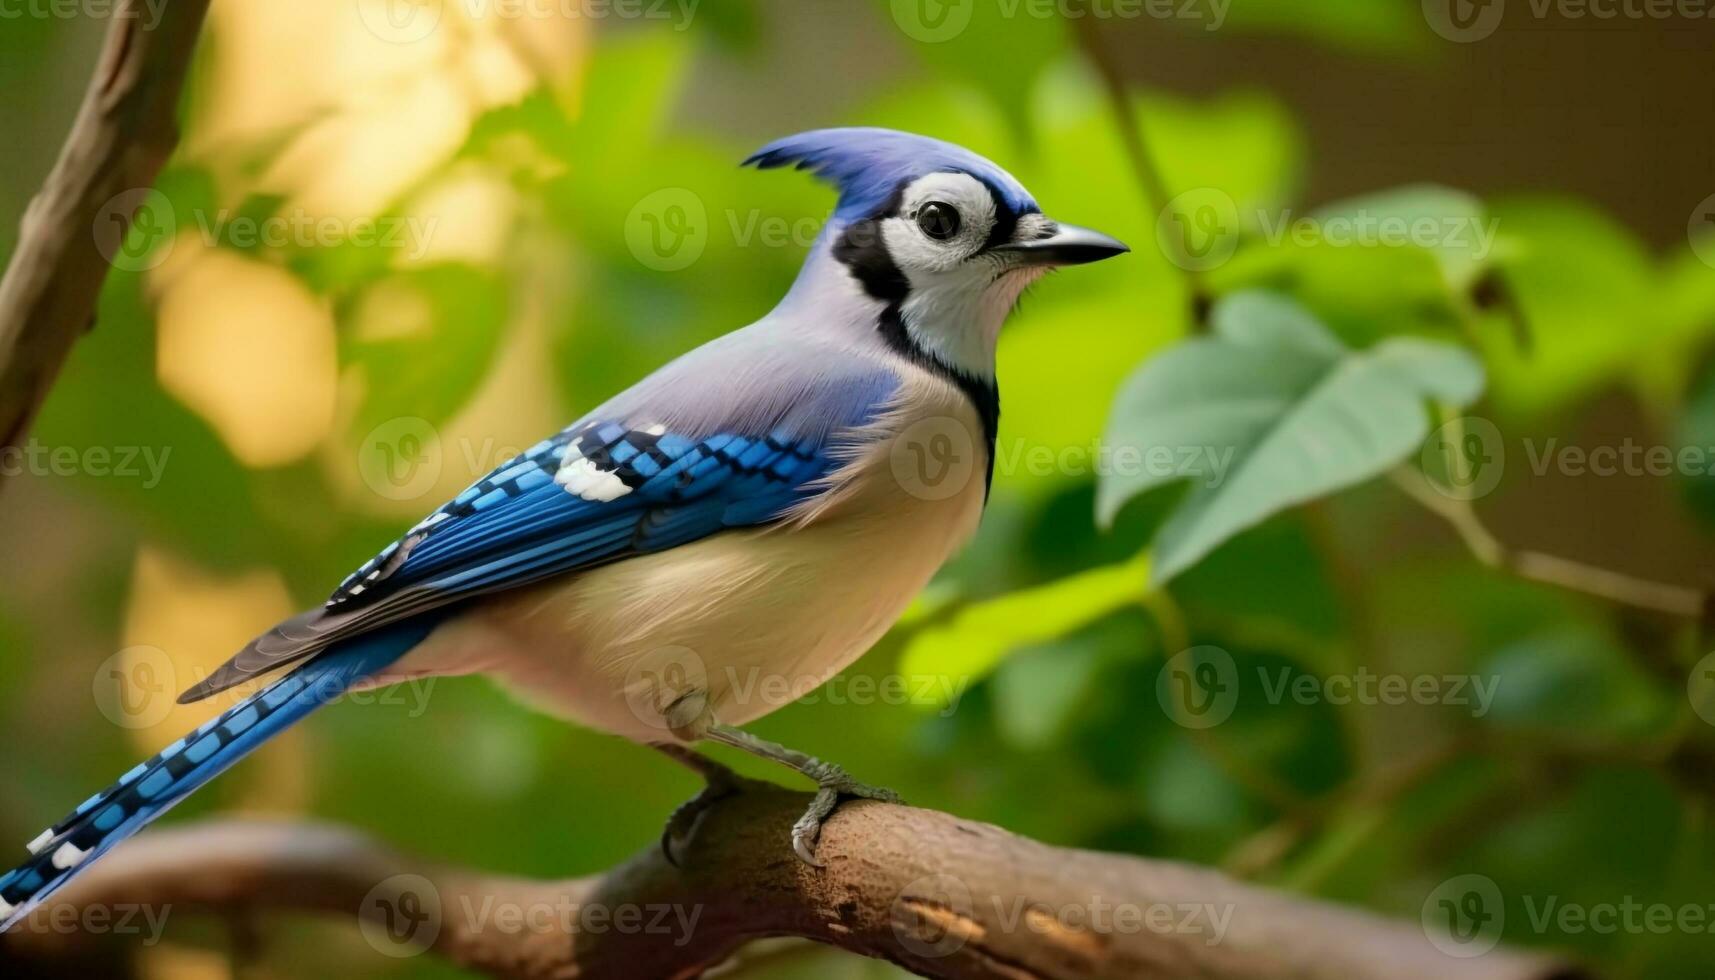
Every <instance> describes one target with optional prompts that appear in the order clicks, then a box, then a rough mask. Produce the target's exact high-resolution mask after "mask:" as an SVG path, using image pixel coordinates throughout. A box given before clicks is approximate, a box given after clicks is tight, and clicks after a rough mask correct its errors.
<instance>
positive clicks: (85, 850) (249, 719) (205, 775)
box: [0, 620, 434, 932]
mask: <svg viewBox="0 0 1715 980" xmlns="http://www.w3.org/2000/svg"><path fill="white" fill-rule="evenodd" d="M433 626H434V623H433V621H432V620H408V621H406V622H402V623H397V624H394V625H392V626H387V627H383V628H381V629H378V630H376V631H374V632H372V633H368V634H365V635H363V636H361V637H357V638H354V639H352V640H351V641H349V642H347V643H345V644H342V645H340V646H338V647H336V648H334V649H332V650H329V651H328V652H327V653H324V654H322V655H321V656H318V657H316V658H315V659H314V660H311V661H309V662H307V663H305V664H303V665H302V666H300V667H299V668H297V669H296V670H294V671H292V672H291V673H289V674H286V675H285V676H283V677H281V678H280V679H279V680H277V681H275V682H274V683H273V684H271V685H269V686H268V687H267V688H265V689H263V690H262V691H260V692H258V693H256V694H254V695H252V696H251V697H248V698H246V699H245V700H243V701H241V702H239V703H238V704H236V705H234V706H232V707H231V708H229V709H227V710H226V711H224V712H222V713H221V714H220V715H219V716H218V717H215V718H212V719H210V720H209V721H208V722H206V723H204V724H203V725H201V726H200V727H198V728H197V729H196V731H194V732H192V733H190V734H189V735H187V736H185V737H184V738H181V739H179V740H178V741H177V742H174V743H173V744H172V745H169V746H167V747H166V748H165V749H162V750H161V751H160V753H158V754H157V755H156V756H155V757H154V758H152V759H150V760H149V761H147V762H145V763H143V764H141V765H139V766H136V767H134V768H133V769H131V771H129V772H127V773H126V774H125V775H123V776H121V777H120V778H119V781H118V782H117V783H114V784H113V785H112V786H109V787H108V788H107V789H105V790H102V791H101V792H100V793H97V794H95V795H94V796H91V797H90V798H89V799H87V800H85V801H84V802H83V803H82V804H80V805H79V806H78V808H77V809H76V810H74V811H73V812H72V813H71V814H70V815H69V816H67V817H66V818H65V819H64V820H62V821H60V822H59V823H57V824H55V825H54V826H52V827H50V828H49V829H48V830H47V831H46V832H44V833H43V834H42V835H41V836H39V837H37V838H36V839H35V840H34V841H32V842H31V843H30V850H31V851H32V852H33V853H34V856H33V857H32V858H30V859H29V860H28V861H25V862H24V863H23V864H21V865H19V866H18V867H16V868H13V869H12V870H11V871H8V872H6V873H5V874H4V875H0V932H4V931H5V930H7V929H10V928H11V927H12V925H13V924H14V923H16V922H18V921H20V920H21V919H23V918H24V916H26V915H28V914H29V913H30V911H31V910H32V909H34V908H35V907H36V906H37V905H38V904H39V903H40V902H41V901H42V900H43V899H45V898H47V897H48V895H50V894H51V893H53V892H54V891H55V890H56V889H58V888H59V887H60V886H61V885H64V884H65V883H66V882H67V881H70V880H71V879H72V878H73V877H74V876H75V875H76V874H77V873H78V872H79V871H81V870H82V869H84V868H87V867H88V866H89V865H90V864H91V863H93V862H94V861H95V860H96V859H97V858H99V857H100V856H101V855H103V854H105V853H106V852H107V851H108V850H109V849H110V848H112V847H113V845H115V844H117V843H119V842H120V841H123V840H125V839H126V838H128V837H130V836H132V835H133V834H135V833H137V832H138V831H139V830H142V829H143V828H144V827H147V826H148V825H149V824H150V823H152V822H154V820H155V819H156V818H157V817H159V816H161V814H163V813H166V812H167V811H168V810H169V809H171V808H172V807H173V805H174V804H176V803H178V802H179V801H180V800H182V799H184V798H185V797H187V796H189V795H190V794H191V793H192V792H194V791H195V790H196V789H198V788H199V787H201V786H202V785H203V784H204V783H206V782H208V781H209V780H210V779H212V778H214V777H215V776H216V775H218V774H219V773H221V772H222V771H223V770H225V769H226V768H227V767H228V766H230V765H232V764H233V763H235V762H237V761H238V760H239V759H242V758H244V757H245V756H246V755H249V754H250V753H251V752H253V751H255V750H256V749H257V747H259V746H260V745H261V744H262V743H263V742H266V741H267V740H268V739H270V738H272V737H273V736H275V735H277V734H279V733H280V732H282V731H284V730H285V729H287V728H288V727H290V726H291V725H292V724H293V723H295V722H297V721H298V720H300V719H302V718H303V717H304V716H305V715H308V714H309V713H310V712H312V711H314V710H315V709H317V708H319V707H321V706H322V705H324V704H326V703H328V702H329V701H331V700H332V699H334V698H335V697H338V696H339V695H340V694H341V693H342V692H344V691H345V690H346V689H347V688H349V687H350V686H351V685H352V684H354V683H356V682H357V681H359V680H361V679H363V678H364V677H367V676H369V675H371V674H373V673H375V672H376V671H378V670H380V669H382V668H383V667H386V666H387V665H388V664H390V663H392V662H393V661H395V660H398V659H399V658H400V657H401V656H403V655H404V654H405V652H406V651H408V650H410V649H411V648H412V647H414V646H416V645H417V644H418V643H419V642H421V641H422V639H423V637H425V636H427V635H428V632H429V630H430V629H432V628H433Z"/></svg>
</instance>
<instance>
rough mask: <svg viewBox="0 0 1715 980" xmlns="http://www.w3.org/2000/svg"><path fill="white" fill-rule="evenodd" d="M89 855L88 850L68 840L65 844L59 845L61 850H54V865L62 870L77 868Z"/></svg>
mask: <svg viewBox="0 0 1715 980" xmlns="http://www.w3.org/2000/svg"><path fill="white" fill-rule="evenodd" d="M88 856H89V852H88V851H86V850H84V849H83V848H81V847H78V846H77V845H76V844H73V843H72V842H71V841H66V842H65V843H64V844H61V845H60V846H59V850H57V851H55V852H54V857H53V861H54V867H56V868H59V869H60V870H62V871H64V870H65V869H67V868H75V867H77V866H78V865H79V864H82V863H83V859H84V858H86V857H88Z"/></svg>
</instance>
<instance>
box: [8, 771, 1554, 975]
mask: <svg viewBox="0 0 1715 980" xmlns="http://www.w3.org/2000/svg"><path fill="white" fill-rule="evenodd" d="M807 801H808V797H807V796H806V795H804V794H800V793H789V792H786V791H783V790H779V789H775V788H771V787H763V786H760V785H758V784H752V785H751V786H750V788H749V789H748V790H747V791H746V792H743V793H740V794H738V795H736V796H733V797H729V798H728V799H726V800H723V801H722V802H721V803H719V804H717V806H716V807H715V808H714V809H713V810H711V811H710V812H709V813H708V814H706V815H705V817H704V818H703V820H702V821H701V823H700V825H699V826H698V827H697V828H696V830H695V832H694V833H693V834H692V835H691V837H690V838H689V839H688V840H687V841H686V842H685V844H684V846H683V849H682V852H681V855H680V859H681V864H682V867H674V866H673V865H671V864H670V863H668V862H667V860H666V859H665V858H664V857H663V856H662V854H661V852H660V850H659V849H658V848H655V847H650V848H648V849H646V850H644V851H643V852H642V853H640V854H638V855H637V856H636V857H634V858H632V859H631V860H629V861H627V862H626V863H625V864H623V865H620V866H619V867H617V868H614V869H612V870H611V871H609V872H607V873H605V874H602V875H596V876H592V877H586V878H575V879H569V880H563V881H538V880H528V879H520V878H512V877H503V876H497V875H488V874H481V873H477V872H472V871H468V870H461V869H456V868H448V867H444V866H440V865H437V864H434V863H432V862H426V861H420V860H415V859H412V858H408V857H405V856H403V855H400V854H398V853H396V852H393V851H391V850H389V849H387V848H385V847H382V846H380V845H377V844H375V843H373V842H371V841H369V840H367V839H365V838H363V837H361V836H359V835H357V834H355V833H352V832H350V831H346V830H342V829H337V828H331V827H325V826H312V825H295V824H279V823H257V822H245V821H230V822H217V823H210V824H203V825H198V826H188V827H182V828H178V829H172V830H164V831H156V832H153V833H150V834H146V835H144V836H143V837H141V838H139V839H137V840H135V841H132V842H130V843H128V844H127V845H125V846H124V847H122V848H120V849H118V850H116V851H115V852H114V853H113V854H112V855H111V856H110V857H108V858H107V859H105V860H104V861H103V862H102V863H101V864H98V865H96V866H94V867H93V868H91V869H90V871H89V872H88V873H87V874H86V875H85V876H84V877H83V878H81V879H79V880H78V881H76V882H75V883H73V884H72V885H71V886H68V887H67V888H66V889H65V891H64V892H63V893H62V894H63V897H61V898H60V899H59V901H60V903H63V904H69V905H71V906H77V907H88V906H92V905H105V906H108V907H123V906H131V905H146V906H151V907H156V908H162V907H168V906H170V907H171V908H172V909H173V914H174V915H175V916H177V915H185V914H188V913H189V911H190V910H197V909H201V910H211V911H215V912H222V911H225V912H231V911H233V910H239V909H242V910H244V911H245V913H246V914H249V913H252V912H254V911H256V910H268V909H272V910H291V911H304V912H314V913H320V914H323V915H328V916H338V917H349V918H350V919H351V920H352V921H353V923H354V924H355V925H359V926H360V927H361V928H363V929H364V931H365V935H366V936H367V937H368V938H370V941H371V942H372V943H381V944H385V943H392V942H395V941H406V942H412V943H416V944H420V945H422V946H424V947H425V948H427V949H429V950H432V951H434V952H436V953H438V954H440V955H443V956H446V957H448V958H450V959H452V960H454V961H456V962H458V963H460V964H463V965H465V966H467V967H469V968H471V969H473V970H476V971H479V972H482V973H486V974H489V975H492V976H497V977H512V978H532V980H535V978H550V977H552V978H558V980H573V978H577V980H593V978H620V977H625V978H629V977H694V976H697V975H699V974H701V973H702V972H703V971H705V970H707V969H709V968H711V967H714V966H716V965H719V964H721V963H723V962H725V961H727V960H728V959H729V958H730V957H732V956H733V955H734V953H735V952H736V951H737V950H738V949H739V947H740V946H742V945H743V944H745V943H746V942H748V941H750V940H754V939H760V938H764V937H771V936H798V937H804V938H807V939H811V940H815V941H817V942H820V943H826V944H829V945H832V946H838V947H840V948H842V949H845V950H849V951H851V952H854V953H861V954H863V955H866V956H874V957H879V958H882V959H886V960H890V961H892V962H894V963H897V964H899V965H900V966H903V967H905V968H906V969H908V970H911V971H914V972H916V973H918V974H921V975H923V976H927V977H948V978H971V977H1004V978H1013V980H1023V978H1064V980H1087V978H1104V980H1126V978H1150V980H1155V978H1168V977H1197V978H1210V980H1221V978H1232V980H1239V978H1244V980H1273V978H1281V980H1285V978H1294V980H1315V978H1328V980H1364V978H1377V980H1380V978H1387V980H1418V978H1421V980H1445V978H1454V980H1457V978H1471V980H1479V978H1480V980H1545V978H1570V977H1574V976H1580V975H1581V974H1579V973H1578V972H1577V971H1576V970H1574V969H1573V968H1571V967H1570V966H1568V965H1567V964H1565V963H1561V962H1558V961H1556V960H1554V959H1553V958H1551V957H1548V956H1542V955H1536V954H1529V953H1522V952H1515V951H1512V950H1509V949H1507V948H1505V947H1501V948H1497V949H1495V950H1493V951H1491V952H1489V953H1487V954H1485V955H1482V956H1478V957H1473V958H1465V959H1461V958H1454V957H1451V956H1448V955H1446V954H1444V953H1443V952H1441V951H1440V950H1439V949H1437V948H1436V946H1435V945H1434V944H1432V943H1431V942H1430V941H1429V940H1428V939H1427V938H1426V937H1425V934H1424V932H1423V930H1422V929H1420V928H1419V927H1418V925H1417V924H1416V923H1400V922H1393V921H1389V920H1386V919H1382V918H1379V917H1376V916H1373V915H1369V914H1366V913H1360V912H1354V911H1349V910H1343V909H1340V908H1336V907H1334V906H1331V905H1327V904H1323V903H1320V902H1314V901H1308V900H1305V899H1302V898H1296V897H1292V896H1288V895H1285V894H1281V893H1277V892H1273V891H1269V890H1265V889H1261V888H1257V887H1254V886H1251V885H1246V884H1242V883H1240V882H1237V881H1234V880H1233V879H1231V878H1228V877H1225V876H1223V875H1220V874H1218V873H1215V872H1212V871H1208V870H1203V869H1199V868H1195V867H1190V866H1187V865H1183V864H1177V863H1173V862H1166V861H1154V860H1145V859H1140V858H1135V857H1127V856H1120V855H1113V854H1099V853H1094V852H1090V851H1078V850H1068V849H1063V848H1055V847H1049V846H1047V845H1045V844H1041V843H1038V842H1036V841H1032V840H1028V839H1026V838H1022V837H1019V836H1016V835H1014V834H1011V833H1008V832H1006V831H1004V830H1001V829H999V828H997V827H993V826H989V825H987V824H979V823H973V822H970V821H966V820H960V819H958V818H956V817H952V816H949V815H947V814H944V813H939V812H935V811H929V810H920V809H914V808H911V807H905V806H893V805H885V804H878V803H854V804H849V805H847V806H846V807H843V808H842V809H841V810H840V811H839V812H837V813H836V814H835V815H834V817H833V818H832V819H831V820H830V821H829V823H828V824H827V826H826V828H825V830H824V833H823V838H822V841H821V844H820V847H819V849H818V856H819V857H820V858H821V859H822V860H823V861H824V862H825V863H826V865H827V866H826V868H825V869H821V870H818V869H815V868H811V867H808V866H806V865H804V864H803V863H801V862H800V861H798V860H797V859H796V858H795V857H794V856H793V854H792V852H791V849H790V847H789V846H788V844H787V828H788V827H789V826H790V825H791V823H792V821H793V820H794V819H795V818H796V817H797V816H798V814H799V813H800V812H801V811H802V809H803V807H804V805H805V803H806V802H807ZM1193 910H1194V911H1193ZM67 912H68V913H69V910H67ZM54 914H56V913H55V911H54V906H52V905H50V906H48V907H46V908H44V909H41V910H38V912H37V913H36V915H35V916H34V917H33V918H32V920H31V922H30V923H29V924H28V925H27V926H26V927H25V928H24V929H23V930H21V931H20V932H19V933H18V934H16V935H14V936H10V937H8V942H7V945H6V946H3V947H0V951H5V952H8V953H9V955H23V954H26V953H27V954H30V955H32V956H41V955H45V954H48V953H51V952H52V951H53V950H54V949H55V947H56V946H57V947H61V948H63V947H65V946H67V945H68V944H69V943H71V942H75V941H76V940H77V939H78V937H76V936H68V935H67V934H66V931H65V930H63V929H62V930H58V931H56V930H54V929H52V928H50V927H49V926H48V925H47V923H49V922H51V921H52V916H53V915H54ZM61 914H62V915H64V914H66V913H61ZM1217 916H1219V917H1220V918H1221V920H1222V921H1223V922H1224V926H1222V927H1219V928H1218V927H1217V926H1216V917H1217ZM687 923H688V925H687ZM389 926H392V927H393V931H392V932H388V927H389ZM4 959H5V956H4V955H0V960H4Z"/></svg>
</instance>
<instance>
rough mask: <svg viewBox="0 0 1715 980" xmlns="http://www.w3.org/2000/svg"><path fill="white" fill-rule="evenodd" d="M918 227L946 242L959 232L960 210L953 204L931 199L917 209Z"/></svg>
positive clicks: (937, 239)
mask: <svg viewBox="0 0 1715 980" xmlns="http://www.w3.org/2000/svg"><path fill="white" fill-rule="evenodd" d="M917 227H919V228H921V229H923V234H925V235H928V236H929V237H930V238H933V239H935V240H936V241H938V242H944V241H946V240H947V239H949V238H952V237H953V236H954V235H957V234H958V233H959V210H958V209H957V208H955V207H953V206H952V205H951V204H942V203H941V202H940V201H930V202H929V203H928V204H925V205H923V206H922V207H921V208H918V209H917Z"/></svg>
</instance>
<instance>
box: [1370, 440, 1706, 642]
mask: <svg viewBox="0 0 1715 980" xmlns="http://www.w3.org/2000/svg"><path fill="white" fill-rule="evenodd" d="M1388 476H1389V479H1391V480H1392V481H1393V483H1394V485H1395V486H1397V487H1399V488H1400V489H1401V490H1404V491H1405V492H1406V494H1407V495H1408V496H1410V497H1411V498H1412V499H1413V500H1415V501H1417V502H1418V503H1420V504H1422V505H1423V506H1424V507H1425V508H1426V509H1428V510H1429V511H1430V512H1432V513H1434V514H1435V515H1436V516H1438V517H1440V518H1441V519H1442V520H1444V521H1446V522H1447V523H1448V525H1450V526H1451V527H1452V528H1453V530H1454V531H1456V532H1457V533H1458V535H1459V537H1460V539H1462V540H1463V541H1464V542H1465V546H1466V547H1467V548H1468V549H1470V552H1471V554H1472V555H1473V556H1474V557H1475V558H1476V559H1477V560H1478V561H1480V562H1482V563H1483V564H1484V565H1487V566H1489V567H1490V568H1494V569H1497V570H1500V571H1504V572H1510V573H1512V574H1514V575H1517V576H1519V577H1520V578H1525V579H1529V580H1530V581H1533V582H1541V583H1543V584H1544V585H1554V586H1558V587H1560V588H1563V589H1569V590H1571V591H1573V592H1581V593H1584V594H1585V595H1592V596H1596V597H1597V598H1601V599H1606V600H1608V601H1610V602H1616V603H1619V604H1621V605H1626V606H1634V607H1636V608H1639V609H1649V610H1653V611H1655V612H1662V613H1667V614H1669V615H1673V616H1680V617H1683V618H1687V619H1699V618H1701V617H1702V616H1703V615H1704V613H1705V607H1706V602H1707V598H1706V597H1705V596H1704V594H1703V593H1702V592H1700V591H1699V590H1697V589H1692V588H1687V587H1685V586H1680V585H1668V584H1665V583H1662V582H1652V581H1650V580H1648V579H1642V578H1637V577H1635V576H1632V575H1627V574H1625V573H1623V572H1616V571H1613V570H1611V569H1606V568H1600V567H1598V566H1596V565H1590V564H1586V563H1584V562H1580V561H1574V560H1572V559H1570V558H1561V557H1559V556H1557V555H1548V554H1543V553H1542V552H1538V551H1528V550H1515V549H1511V548H1508V547H1507V546H1506V545H1505V544H1503V543H1502V542H1501V541H1500V539H1499V538H1497V537H1495V535H1494V534H1493V533H1491V532H1490V531H1489V529H1488V528H1487V527H1486V526H1484V524H1483V522H1482V519H1481V518H1479V517H1478V516H1477V511H1476V508H1474V507H1472V506H1471V502H1470V501H1469V500H1463V499H1459V498H1457V497H1451V496H1448V495H1446V494H1443V493H1441V492H1439V491H1437V490H1436V489H1435V488H1434V487H1433V486H1431V485H1430V483H1429V479H1428V478H1427V477H1426V476H1424V475H1423V474H1422V473H1420V472H1418V471H1417V470H1416V469H1413V468H1411V467H1399V468H1396V469H1394V470H1393V471H1391V472H1390V473H1389V474H1388Z"/></svg>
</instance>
